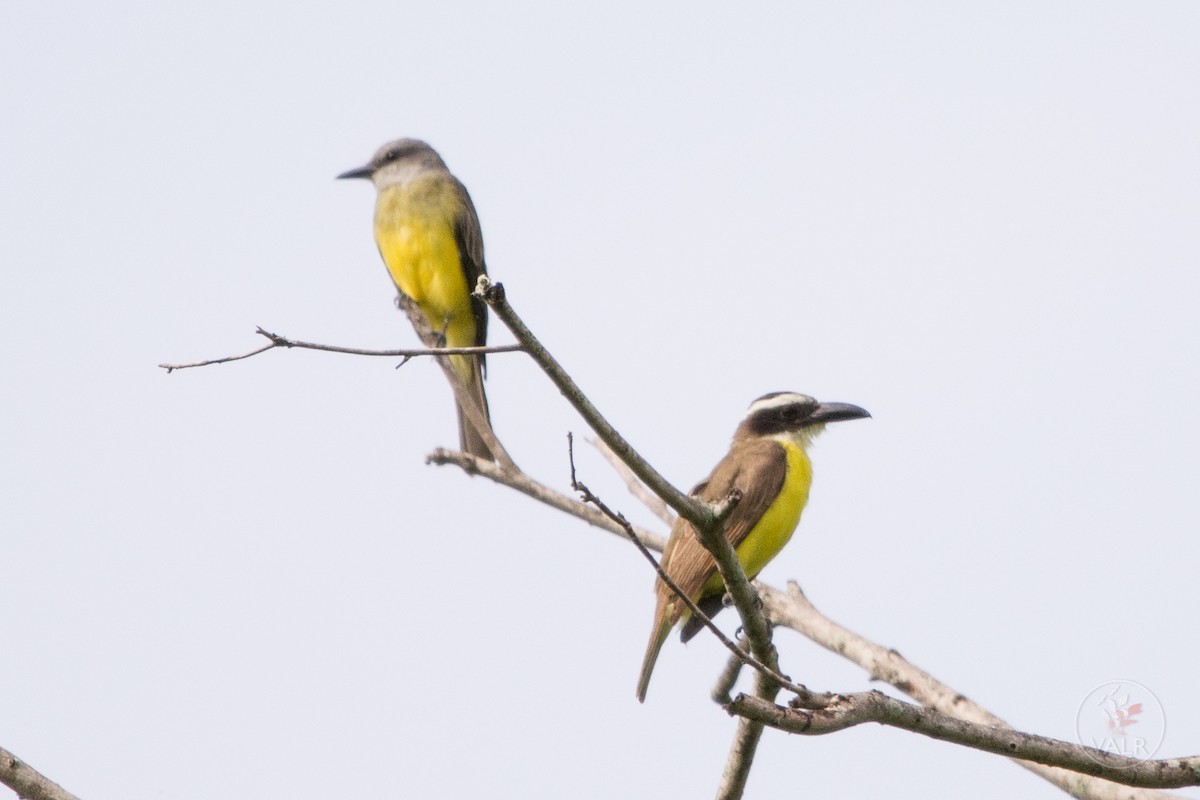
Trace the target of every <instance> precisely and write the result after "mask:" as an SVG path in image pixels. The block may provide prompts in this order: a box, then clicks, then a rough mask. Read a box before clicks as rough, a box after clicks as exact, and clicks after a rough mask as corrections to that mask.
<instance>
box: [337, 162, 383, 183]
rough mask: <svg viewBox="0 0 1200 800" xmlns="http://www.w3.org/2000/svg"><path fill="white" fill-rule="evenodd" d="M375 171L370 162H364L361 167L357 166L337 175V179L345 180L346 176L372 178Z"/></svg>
mask: <svg viewBox="0 0 1200 800" xmlns="http://www.w3.org/2000/svg"><path fill="white" fill-rule="evenodd" d="M374 171H375V170H374V169H373V168H372V167H371V165H370V164H363V165H362V166H361V167H355V168H354V169H348V170H346V171H345V172H343V173H342V174H341V175H338V176H337V180H339V181H340V180H344V179H345V178H370V177H371V173H372V172H374Z"/></svg>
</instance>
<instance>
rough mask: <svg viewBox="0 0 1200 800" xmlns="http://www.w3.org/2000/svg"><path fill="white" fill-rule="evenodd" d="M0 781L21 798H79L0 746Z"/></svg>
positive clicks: (74, 799) (51, 799)
mask: <svg viewBox="0 0 1200 800" xmlns="http://www.w3.org/2000/svg"><path fill="white" fill-rule="evenodd" d="M0 783H3V784H4V785H5V786H7V787H8V788H10V789H12V790H13V791H14V792H16V793H17V797H20V798H23V800H79V798H77V797H76V796H75V795H73V794H71V793H70V792H68V791H67V790H66V789H64V788H62V787H61V786H59V785H58V784H57V783H55V782H54V781H52V780H50V779H49V778H47V777H46V776H45V775H43V774H41V773H40V772H38V771H37V770H35V769H34V768H33V767H31V766H29V765H28V764H26V763H25V762H24V761H22V760H21V759H19V758H17V757H16V756H15V755H13V754H12V753H10V752H8V751H7V750H5V749H4V748H2V747H0Z"/></svg>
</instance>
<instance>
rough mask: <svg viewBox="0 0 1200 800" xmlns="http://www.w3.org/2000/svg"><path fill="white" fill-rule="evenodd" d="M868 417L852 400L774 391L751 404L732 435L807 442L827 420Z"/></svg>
mask: <svg viewBox="0 0 1200 800" xmlns="http://www.w3.org/2000/svg"><path fill="white" fill-rule="evenodd" d="M869 416H871V415H870V414H869V413H867V411H866V409H863V408H859V407H858V406H855V405H851V404H850V403H818V402H817V401H816V400H814V399H813V398H811V397H809V396H808V395H806V394H797V393H796V392H771V393H770V394H764V395H763V396H762V397H760V398H758V399H757V400H755V401H754V402H753V403H751V404H750V407H749V408H748V409H746V416H744V417H743V418H742V424H741V425H739V426H738V429H737V432H736V433H735V434H734V435H733V438H734V440H735V441H740V440H743V439H753V438H759V437H773V438H774V437H784V438H794V439H799V441H800V443H801V444H807V443H808V442H809V441H811V440H812V437H814V436H816V435H817V434H818V433H820V432H821V431H822V430H824V428H825V424H826V423H829V422H840V421H842V420H847V419H861V418H863V417H869Z"/></svg>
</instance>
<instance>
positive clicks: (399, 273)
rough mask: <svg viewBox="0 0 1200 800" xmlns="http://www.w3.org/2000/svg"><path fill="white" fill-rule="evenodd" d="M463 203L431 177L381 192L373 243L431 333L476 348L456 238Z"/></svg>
mask: <svg viewBox="0 0 1200 800" xmlns="http://www.w3.org/2000/svg"><path fill="white" fill-rule="evenodd" d="M461 203H462V200H461V198H460V197H459V196H458V195H457V194H456V193H455V191H454V189H453V187H452V186H451V185H450V184H449V182H448V181H447V180H446V179H445V178H444V177H443V176H441V175H439V174H435V175H431V176H422V177H419V178H417V179H415V180H412V181H408V182H407V183H404V184H401V185H395V186H388V187H385V188H384V189H382V190H381V191H380V192H379V198H378V201H377V203H376V206H375V241H376V243H377V244H378V245H379V252H380V253H381V254H382V255H383V260H384V263H385V264H387V268H388V272H389V273H390V274H391V276H392V280H393V281H394V282H395V284H396V287H397V288H398V289H399V290H400V291H401V292H403V293H404V294H406V295H408V296H409V297H411V298H412V299H413V300H414V301H416V303H417V305H419V306H420V307H421V310H422V311H423V312H425V317H426V318H427V319H428V320H429V324H430V325H431V326H433V328H434V329H435V330H438V331H441V330H444V331H445V333H446V344H447V345H449V346H451V347H467V346H470V345H473V344H475V317H474V315H473V314H472V311H471V299H470V289H468V287H467V281H466V277H465V275H464V272H463V266H462V260H461V258H462V257H461V254H460V253H459V249H458V242H457V241H456V240H455V237H454V226H455V220H456V219H458V217H459V215H460V214H461V213H462V207H461ZM472 288H473V287H472Z"/></svg>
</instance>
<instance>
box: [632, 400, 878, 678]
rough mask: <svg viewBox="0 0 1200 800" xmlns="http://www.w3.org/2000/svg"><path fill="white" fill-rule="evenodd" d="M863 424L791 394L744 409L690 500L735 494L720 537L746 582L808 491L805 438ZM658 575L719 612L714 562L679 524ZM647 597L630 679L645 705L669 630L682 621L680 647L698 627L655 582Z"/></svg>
mask: <svg viewBox="0 0 1200 800" xmlns="http://www.w3.org/2000/svg"><path fill="white" fill-rule="evenodd" d="M869 416H871V415H870V414H868V413H867V412H866V411H865V410H863V409H861V408H859V407H858V406H852V405H850V404H849V403H818V402H817V401H816V400H814V399H812V398H811V397H809V396H808V395H803V394H795V393H793V392H774V393H772V394H766V395H763V396H762V397H760V398H758V399H757V400H755V401H754V402H753V403H751V404H750V408H749V409H747V411H746V416H745V417H743V418H742V423H741V424H740V425H739V426H738V429H737V431H736V432H735V433H734V434H733V444H732V445H731V446H730V448H729V453H727V454H726V456H725V457H724V458H722V459H721V461H720V463H718V464H717V466H716V468H715V469H713V471H712V474H711V475H709V476H708V478H707V479H705V480H704V481H703V482H702V483H700V484H698V485H697V486H696V488H694V489H692V495H693V496H694V497H698V498H700V499H701V500H704V501H706V502H709V503H715V502H718V501H720V500H724V499H725V498H726V497H727V496H728V495H729V492H730V491H731V490H733V489H738V490H740V491H741V493H742V499H741V502H739V503H738V504H737V506H735V507H734V509H733V512H732V513H731V514H730V515H729V518H728V519H727V520H725V536H726V538H728V539H729V543H730V544H732V545H733V549H734V551H735V552H736V553H737V557H738V561H740V562H741V565H742V569H743V570H744V571H745V572H746V576H747V577H749V578H754V577H755V576H756V575H758V573H759V572H760V571H761V570H762V568H763V567H765V566H766V565H767V562H769V561H770V560H771V559H772V558H774V557H775V556H776V555H778V554H779V551H780V550H782V549H783V546H784V545H786V544H787V543H788V540H789V539H791V538H792V532H793V531H795V530H796V525H797V524H798V523H799V522H800V512H802V511H803V510H804V504H805V503H807V502H808V488H809V486H810V485H811V484H812V462H811V461H809V459H808V453H807V450H808V446H809V445H810V444H812V440H813V437H814V436H816V435H817V434H818V433H820V432H821V431H822V430H824V428H825V423H827V422H837V421H839V420H847V419H859V418H862V417H869ZM662 568H663V571H665V572H666V573H667V574H668V575H669V576H671V580H673V581H675V584H676V585H677V586H678V587H679V588H680V589H681V590H682V591H683V592H684V593H685V594H687V596H688V597H689V598H691V599H692V600H693V601H694V602H695V603H696V605H697V606H698V607H699V608H700V610H701V611H704V612H705V613H706V614H707V615H708V616H709V617H712V616H713V614H715V613H717V612H718V611H720V610H721V599H722V597H723V595H724V593H725V584H724V582H723V581H722V580H721V575H720V573H719V572H717V562H716V561H715V560H713V557H712V555H711V554H710V553H709V552H708V550H706V549H705V548H704V545H702V544H700V540H699V539H698V538H697V536H696V529H695V528H694V527H693V526H692V524H691V523H690V522H688V521H687V520H685V519H683V518H682V517H680V518H679V519H678V520H677V521H676V522H675V527H674V528H672V529H671V538H670V539H668V540H667V546H666V547H665V548H663V556H662ZM654 593H655V595H656V596H657V602H656V605H655V608H654V627H653V628H652V629H651V631H650V644H649V646H648V647H647V648H646V657H645V659H644V660H643V662H642V674H641V676H640V677H639V678H638V687H637V696H638V700H645V699H646V687H647V686H648V685H649V684H650V673H651V672H653V670H654V662H655V661H656V660H657V659H658V652H659V650H661V649H662V646H663V642H664V641H666V639H667V634H669V633H670V632H671V628H672V627H673V626H674V625H675V623H677V622H679V621H680V620H681V619H683V620H685V622H684V625H683V630H682V634H681V638H682V639H683V641H685V642H686V641H687V640H688V639H691V638H692V637H693V636H695V635H696V634H697V633H698V632H699V631H700V629H701V628H702V627H704V625H703V623H702V622H701V621H700V619H699V618H698V617H693V616H692V614H691V612H690V611H688V608H687V606H686V605H685V604H684V602H683V601H682V600H680V599H679V597H678V595H676V594H675V592H673V591H672V590H671V588H670V587H669V586H667V584H666V583H664V582H663V580H662V578H658V579H657V580H656V581H655V584H654Z"/></svg>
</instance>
